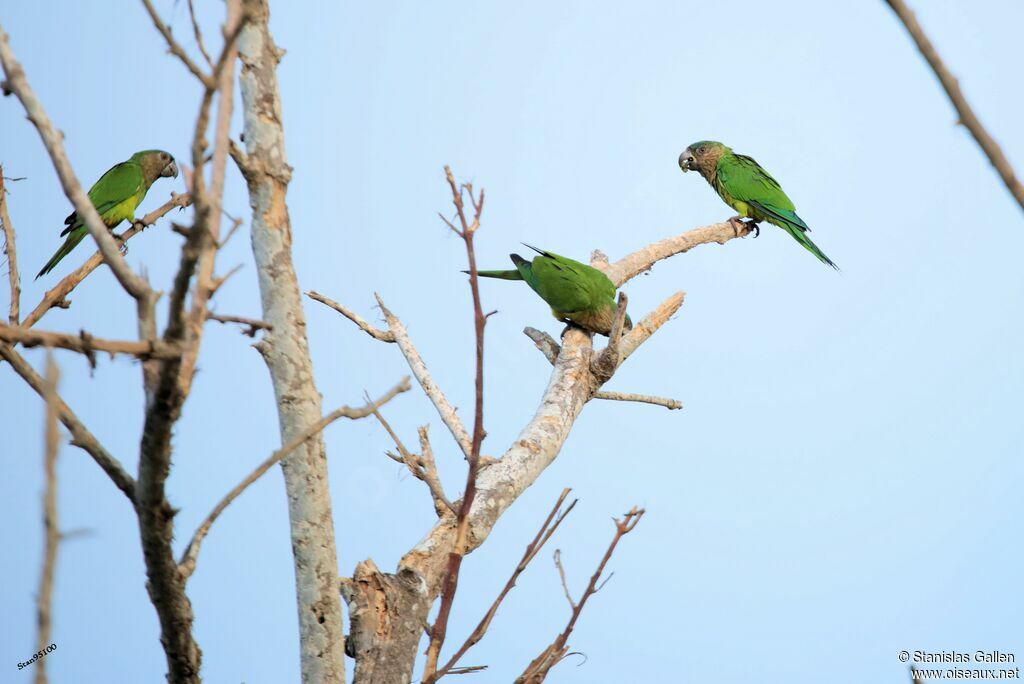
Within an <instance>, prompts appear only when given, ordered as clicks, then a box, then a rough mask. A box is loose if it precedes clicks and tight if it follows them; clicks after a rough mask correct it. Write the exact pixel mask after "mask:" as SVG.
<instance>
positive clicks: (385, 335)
mask: <svg viewBox="0 0 1024 684" xmlns="http://www.w3.org/2000/svg"><path fill="white" fill-rule="evenodd" d="M306 296H307V297H309V298H310V299H313V300H316V301H318V302H320V303H321V304H325V305H327V306H329V307H331V308H332V309H334V310H335V311H337V312H338V313H340V314H341V315H342V316H344V317H345V318H347V319H348V320H350V321H352V322H353V323H355V324H356V325H357V326H359V329H360V330H362V331H363V332H365V333H366V334H367V335H369V336H370V337H372V338H373V339H375V340H380V341H381V342H394V341H395V336H394V334H393V333H392V332H391V331H390V330H381V329H380V328H375V327H373V326H372V325H370V324H369V323H367V322H366V321H365V320H364V319H363V318H362V317H361V316H360V315H359V314H357V313H355V312H354V311H351V310H349V309H347V308H345V307H344V306H342V305H341V304H339V303H338V302H336V301H334V300H333V299H330V298H328V297H325V296H324V295H322V294H320V293H319V292H315V291H313V290H310V291H309V292H307V293H306Z"/></svg>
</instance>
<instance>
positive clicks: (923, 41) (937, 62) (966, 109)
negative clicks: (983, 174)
mask: <svg viewBox="0 0 1024 684" xmlns="http://www.w3.org/2000/svg"><path fill="white" fill-rule="evenodd" d="M885 1H886V3H887V4H888V5H889V7H891V8H892V10H893V12H895V13H896V16H897V17H899V20H900V21H901V22H903V26H904V27H905V28H906V29H907V32H908V33H909V34H910V37H911V38H913V39H914V43H915V44H916V45H917V49H918V50H920V52H921V54H922V55H923V56H924V58H925V60H926V61H927V62H928V65H929V66H930V67H931V68H932V71H934V72H935V75H936V76H937V77H938V79H939V83H941V84H942V88H943V89H944V90H945V91H946V95H947V96H948V97H949V100H950V102H952V103H953V106H954V107H955V108H956V113H957V115H959V117H960V121H959V123H962V124H963V125H964V127H965V128H966V129H967V130H968V131H970V132H971V135H972V136H974V140H975V141H977V143H978V146H979V147H981V151H982V152H984V153H985V156H986V157H988V160H989V162H991V163H992V166H994V167H995V169H996V172H997V173H998V174H999V177H1000V178H1002V180H1003V183H1004V184H1005V185H1006V187H1007V189H1008V190H1009V191H1010V194H1012V195H1013V197H1014V199H1016V200H1017V204H1019V205H1020V207H1021V209H1024V184H1022V183H1021V182H1020V180H1018V179H1017V175H1016V174H1015V173H1014V171H1013V167H1012V166H1011V165H1010V161H1009V160H1008V159H1007V158H1006V155H1005V154H1003V150H1002V148H1001V147H999V143H997V142H996V141H995V139H994V138H993V137H992V136H991V135H989V132H988V131H987V130H985V127H984V126H982V125H981V121H979V120H978V116H977V115H976V114H975V113H974V109H973V108H972V107H971V105H970V103H968V102H967V98H966V97H964V94H963V92H962V91H961V90H960V84H959V83H958V82H957V79H956V76H954V75H953V74H952V73H950V71H949V69H947V68H946V64H945V63H944V62H943V61H942V58H941V57H939V53H938V51H937V50H936V49H935V46H934V45H932V41H930V40H929V39H928V36H927V34H925V32H924V29H922V28H921V25H920V24H919V23H917V17H915V16H914V13H913V12H912V11H911V10H910V8H909V7H907V4H906V3H905V2H903V0H885Z"/></svg>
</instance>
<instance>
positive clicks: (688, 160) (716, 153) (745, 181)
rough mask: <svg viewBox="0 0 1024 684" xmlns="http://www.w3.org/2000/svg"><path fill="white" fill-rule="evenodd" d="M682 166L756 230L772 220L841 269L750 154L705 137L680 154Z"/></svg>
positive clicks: (811, 250) (813, 251) (684, 170)
mask: <svg viewBox="0 0 1024 684" xmlns="http://www.w3.org/2000/svg"><path fill="white" fill-rule="evenodd" d="M679 168H681V169H682V170H683V172H684V173H685V172H686V171H690V170H696V171H697V172H698V173H700V175H702V176H703V177H704V180H706V181H707V182H708V183H709V184H710V185H711V187H713V188H714V189H715V192H717V193H718V196H719V197H721V198H722V201H723V202H725V203H726V204H728V205H729V206H730V207H732V208H733V209H735V210H736V211H738V212H739V213H740V216H745V217H746V218H749V219H751V222H752V224H753V228H754V229H755V230H757V224H758V223H759V222H761V221H767V222H768V223H772V224H774V225H776V226H778V227H780V228H782V229H783V230H785V231H786V232H787V233H789V234H790V235H792V236H793V239H795V240H796V241H797V242H799V243H800V244H801V245H802V246H803V247H804V249H806V250H807V251H808V252H810V253H811V254H813V255H814V256H816V257H818V259H820V260H821V261H822V262H823V263H825V264H828V265H829V266H831V267H832V268H834V269H836V270H838V269H839V267H838V266H836V265H835V263H833V262H832V260H831V259H829V258H828V257H827V256H825V253H824V252H822V251H821V250H820V249H818V246H817V245H815V244H814V243H813V242H812V241H811V238H809V237H808V236H807V233H808V232H809V231H810V228H809V227H808V226H807V224H806V223H804V220H803V219H802V218H800V217H799V216H797V214H796V211H795V209H796V208H795V207H794V205H793V202H792V200H790V199H789V197H787V196H786V193H785V192H783V191H782V188H781V187H780V186H779V184H778V182H776V180H775V179H774V178H772V177H771V175H770V174H769V173H768V172H767V171H765V170H764V169H763V168H761V165H760V164H758V163H757V162H756V161H754V160H753V159H751V158H750V157H747V156H745V155H742V154H736V153H735V152H733V151H732V149H731V148H729V147H726V146H725V145H723V144H722V143H720V142H715V141H713V140H702V141H700V142H695V143H693V144H692V145H690V146H689V147H687V148H686V149H685V150H684V151H683V153H682V154H680V155H679ZM735 220H738V217H737V219H735Z"/></svg>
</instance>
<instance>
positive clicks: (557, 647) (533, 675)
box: [516, 506, 644, 684]
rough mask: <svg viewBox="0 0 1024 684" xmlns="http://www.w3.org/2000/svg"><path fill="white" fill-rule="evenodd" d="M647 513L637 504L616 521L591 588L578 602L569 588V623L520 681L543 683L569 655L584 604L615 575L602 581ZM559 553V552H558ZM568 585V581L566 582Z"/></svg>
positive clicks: (518, 681) (588, 584) (590, 584)
mask: <svg viewBox="0 0 1024 684" xmlns="http://www.w3.org/2000/svg"><path fill="white" fill-rule="evenodd" d="M643 515H644V510H643V509H642V508H637V507H636V506H634V507H633V508H632V509H630V511H629V512H628V513H626V515H624V516H623V518H622V520H616V521H615V536H614V537H612V542H611V544H609V545H608V550H607V551H605V552H604V557H603V558H602V559H601V562H600V563H599V564H598V566H597V570H595V571H594V574H593V575H591V577H590V582H589V583H587V588H586V589H585V590H584V591H583V595H582V596H581V597H580V600H579V602H578V603H574V602H573V600H572V597H571V596H570V594H569V589H568V587H566V588H565V591H566V596H567V597H568V598H569V604H570V605H572V615H571V616H570V617H569V623H568V624H567V625H566V626H565V629H564V630H563V631H562V633H561V634H559V635H558V636H557V637H556V638H555V640H554V641H553V642H551V644H550V645H549V646H548V647H547V648H545V649H544V651H543V652H541V654H540V655H539V656H537V657H536V658H534V660H533V662H531V663H530V664H529V665H528V666H527V668H526V670H524V671H523V674H521V675H519V677H518V678H517V679H516V684H540V682H543V681H544V678H545V677H547V675H548V672H549V671H550V670H551V668H552V667H554V666H555V665H557V664H558V662H559V661H561V660H562V658H564V657H565V655H566V653H567V652H568V651H569V646H568V645H567V644H568V641H569V636H570V635H572V630H573V628H574V627H575V626H576V621H577V620H578V619H579V617H580V614H581V613H582V612H583V608H584V606H586V605H587V600H588V599H590V597H591V596H593V595H594V594H596V593H597V592H598V591H600V590H601V587H603V586H604V584H605V582H607V581H608V579H611V575H609V576H608V579H606V580H605V581H604V582H601V583H600V584H598V582H599V581H600V579H601V575H602V573H604V568H605V566H606V565H607V564H608V561H609V560H610V559H611V557H612V554H613V553H615V547H616V546H618V543H619V541H620V540H621V539H622V538H623V537H624V536H625V535H627V534H629V533H630V532H632V531H633V528H634V527H636V525H637V523H639V522H640V518H642V517H643ZM556 553H557V552H556ZM563 586H564V584H563Z"/></svg>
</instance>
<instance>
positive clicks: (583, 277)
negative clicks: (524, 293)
mask: <svg viewBox="0 0 1024 684" xmlns="http://www.w3.org/2000/svg"><path fill="white" fill-rule="evenodd" d="M524 244H525V243H524ZM526 246H527V247H529V248H530V249H532V250H534V251H535V252H537V253H538V254H539V255H540V256H536V257H534V258H533V261H532V262H531V261H527V260H526V259H524V258H523V257H521V256H519V255H518V254H510V255H509V257H510V258H511V259H512V263H513V264H515V266H516V268H515V270H514V271H477V274H478V275H479V276H481V277H483V278H502V279H503V280H525V281H526V284H527V285H529V286H530V288H531V289H532V290H533V291H534V292H536V293H537V294H539V295H540V298H541V299H543V300H544V301H545V302H547V303H548V306H550V307H551V314H552V315H553V316H554V317H555V318H557V319H558V320H560V321H562V322H563V323H575V324H576V325H578V326H579V327H581V328H583V329H584V330H589V331H590V332H595V333H600V334H601V335H608V334H610V333H611V330H612V323H613V322H614V321H615V312H616V310H617V309H618V304H616V302H615V285H614V284H613V283H612V281H611V280H609V279H608V276H606V275H605V274H604V273H602V272H601V271H599V270H597V269H596V268H594V267H592V266H588V265H586V264H581V263H580V262H578V261H574V260H572V259H569V258H566V257H564V256H559V255H557V254H552V253H551V252H546V251H544V250H542V249H537V248H536V247H532V246H530V245H526ZM625 327H626V328H627V329H629V328H632V327H633V322H632V321H631V320H629V315H628V314H627V315H626V320H625Z"/></svg>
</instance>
